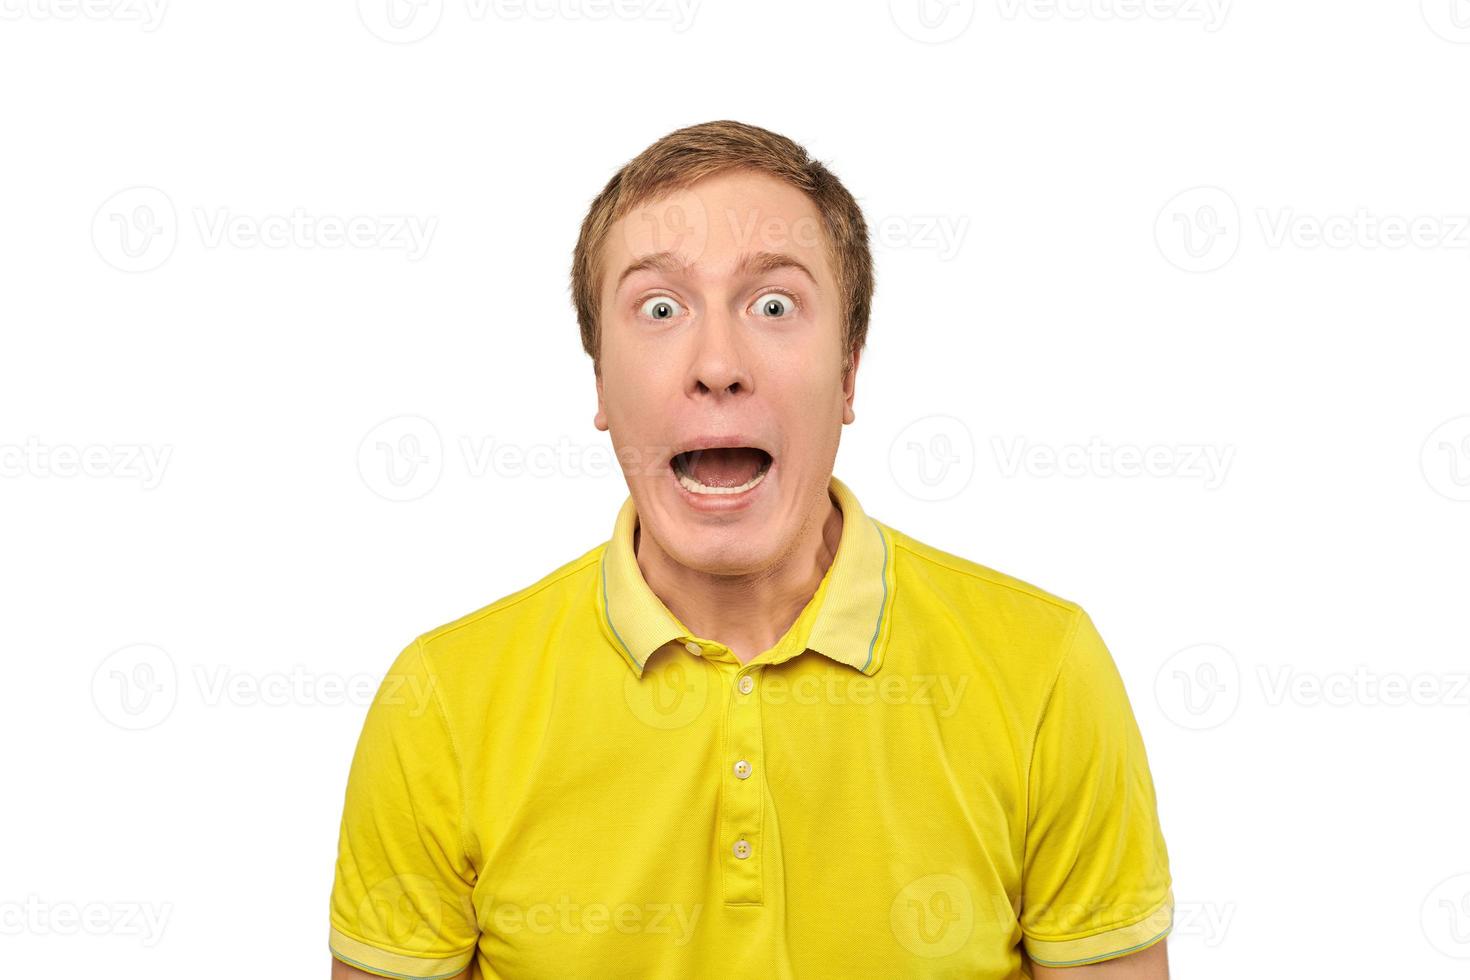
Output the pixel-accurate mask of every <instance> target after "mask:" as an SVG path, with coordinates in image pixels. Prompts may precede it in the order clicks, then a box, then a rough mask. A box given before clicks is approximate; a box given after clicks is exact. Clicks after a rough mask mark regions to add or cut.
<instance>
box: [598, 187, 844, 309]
mask: <svg viewBox="0 0 1470 980" xmlns="http://www.w3.org/2000/svg"><path fill="white" fill-rule="evenodd" d="M659 252H668V253H671V254H672V255H673V256H674V257H675V258H676V259H677V260H678V262H679V264H681V265H684V266H687V267H689V268H690V271H691V272H692V273H693V274H695V275H697V276H700V277H707V278H722V277H725V276H729V275H732V274H734V273H735V272H736V271H737V269H738V268H739V267H740V266H741V264H742V262H743V260H745V259H748V257H749V256H751V255H753V254H756V253H761V252H766V253H785V254H788V255H790V256H792V257H794V258H796V259H797V260H799V261H800V262H801V263H802V264H803V265H805V266H806V267H807V268H808V269H810V270H811V272H812V275H813V276H814V277H815V278H816V280H817V284H818V286H819V288H830V287H831V285H832V282H833V272H832V269H831V268H830V263H829V259H828V247H827V235H826V233H825V232H824V230H823V227H822V219H821V215H820V214H819V213H818V211H817V209H816V206H815V205H814V204H813V203H812V202H811V200H810V199H809V198H808V197H807V196H806V194H804V193H802V192H801V191H800V190H798V189H797V188H795V187H792V186H791V185H790V184H787V183H785V182H784V181H781V180H778V179H776V178H775V177H771V176H769V175H767V174H763V173H754V172H749V171H730V172H726V173H721V174H715V175H714V176H711V177H706V178H704V179H703V180H700V181H698V182H696V183H694V184H692V185H690V186H689V187H687V188H683V189H681V190H676V191H673V192H671V193H669V194H667V195H666V196H664V197H661V198H658V199H657V200H654V201H649V202H645V203H644V204H642V205H640V206H639V207H637V208H635V209H634V210H632V211H631V212H629V213H628V214H626V215H624V216H623V217H622V218H620V219H619V220H618V221H617V222H616V223H615V224H614V225H613V227H612V229H611V233H610V234H609V235H608V239H607V242H606V244H605V245H604V250H603V257H604V261H603V285H602V291H603V292H604V294H610V293H613V292H615V291H616V290H617V287H618V282H619V277H620V276H621V275H622V273H623V271H624V270H625V269H627V268H628V267H629V266H630V265H632V264H634V263H636V262H638V261H639V260H640V259H643V258H646V257H647V256H650V255H653V254H655V253H659Z"/></svg>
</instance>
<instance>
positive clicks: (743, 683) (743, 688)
mask: <svg viewBox="0 0 1470 980" xmlns="http://www.w3.org/2000/svg"><path fill="white" fill-rule="evenodd" d="M738 687H739V688H740V693H741V694H749V693H750V692H751V691H754V690H755V678H754V677H751V676H750V675H749V674H746V675H745V676H744V677H742V678H740V684H739V685H738Z"/></svg>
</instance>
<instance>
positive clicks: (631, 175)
mask: <svg viewBox="0 0 1470 980" xmlns="http://www.w3.org/2000/svg"><path fill="white" fill-rule="evenodd" d="M740 169H745V170H755V171H758V172H761V173H765V174H769V175H770V176H772V177H775V178H777V179H779V180H783V181H785V182H786V183H788V184H790V185H791V186H793V187H795V188H796V189H797V190H800V191H801V192H803V193H804V194H806V196H807V197H808V198H809V199H810V200H811V202H812V204H813V205H814V206H815V207H816V209H817V213H818V214H819V215H821V219H822V227H823V228H824V230H825V231H826V233H827V242H828V254H829V257H830V259H831V262H832V267H833V269H834V271H835V272H836V274H837V287H838V290H839V292H840V294H841V299H842V320H843V358H844V364H846V363H848V360H849V359H850V357H851V355H852V354H853V353H854V352H857V351H861V350H862V349H863V345H864V344H866V343H867V337H868V315H869V312H870V310H871V307H872V303H873V257H872V253H871V252H870V251H869V250H868V226H867V223H866V222H865V221H864V220H863V212H862V209H861V208H859V207H858V204H857V201H856V200H854V199H853V196H852V195H851V194H850V193H848V191H847V188H846V187H844V186H842V182H841V181H840V180H838V179H837V177H836V176H835V175H834V174H833V173H832V172H831V171H830V170H828V169H827V168H826V167H825V166H823V165H822V164H821V163H820V162H818V161H816V160H813V159H812V158H811V157H810V156H809V155H808V154H807V151H806V149H805V147H803V146H801V145H800V144H798V143H796V142H794V141H792V140H790V139H788V138H786V137H785V136H782V135H780V134H778V133H773V132H771V131H770V130H767V129H761V128H760V127H759V126H752V125H750V124H748V123H742V122H735V121H734V120H730V119H721V120H718V121H716V122H707V123H700V124H699V125H697V126H687V127H685V128H684V129H678V130H675V131H674V132H672V133H669V134H668V135H667V136H665V137H663V138H662V139H660V140H658V141H657V142H655V143H654V144H653V145H651V146H649V147H648V149H646V150H644V151H643V152H642V153H640V154H638V155H637V156H636V157H634V158H633V159H632V160H629V161H628V163H627V164H625V165H624V166H623V168H622V169H621V170H619V171H618V172H617V173H615V174H613V176H612V179H611V180H609V181H608V182H607V186H606V187H604V188H603V189H602V193H600V194H598V195H597V197H596V198H595V199H593V201H592V206H591V207H590V208H588V210H587V217H586V218H584V219H583V220H582V232H581V234H580V235H578V236H577V247H576V250H575V251H574V252H573V253H572V287H571V289H572V305H573V306H575V307H576V309H577V323H578V325H579V326H580V327H581V328H582V349H583V350H585V351H586V352H587V354H588V355H589V356H590V357H591V358H592V367H593V371H594V372H595V373H596V374H597V375H598V376H599V377H600V376H601V374H602V358H601V342H602V328H601V325H600V324H599V322H598V317H599V314H600V310H599V302H598V299H599V288H600V284H601V281H602V272H603V269H602V246H603V244H604V243H605V242H606V240H607V235H608V232H609V231H610V230H611V229H612V226H613V225H614V224H616V223H617V221H618V220H619V219H621V218H622V217H624V216H625V215H627V214H628V213H629V212H631V211H633V210H635V209H636V208H638V207H640V206H642V205H644V204H648V203H651V202H653V201H656V200H658V199H659V198H662V197H664V196H666V195H668V194H670V193H673V192H674V191H678V190H682V189H684V188H686V187H688V186H689V185H690V184H693V183H695V182H696V181H698V180H701V179H702V178H705V177H709V176H711V175H713V174H717V173H721V172H724V171H727V170H740Z"/></svg>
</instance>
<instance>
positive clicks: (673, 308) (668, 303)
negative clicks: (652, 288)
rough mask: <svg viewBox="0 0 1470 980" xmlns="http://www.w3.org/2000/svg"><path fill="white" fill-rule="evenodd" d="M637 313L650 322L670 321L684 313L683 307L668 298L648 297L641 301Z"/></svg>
mask: <svg viewBox="0 0 1470 980" xmlns="http://www.w3.org/2000/svg"><path fill="white" fill-rule="evenodd" d="M639 312H641V313H642V314H643V315H644V316H646V317H648V318H649V319H650V320H672V319H673V318H674V317H676V316H678V315H679V314H680V313H683V312H684V307H682V306H680V305H679V303H678V301H677V300H674V299H671V298H670V297H668V296H650V297H649V298H648V299H646V300H644V301H643V306H642V308H641V310H640V311H639Z"/></svg>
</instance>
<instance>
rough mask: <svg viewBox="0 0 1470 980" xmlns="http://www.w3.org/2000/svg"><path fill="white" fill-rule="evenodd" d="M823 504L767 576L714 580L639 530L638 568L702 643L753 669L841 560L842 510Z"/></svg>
mask: <svg viewBox="0 0 1470 980" xmlns="http://www.w3.org/2000/svg"><path fill="white" fill-rule="evenodd" d="M823 501H824V503H825V504H826V506H825V507H819V508H818V509H817V512H816V515H815V517H814V518H813V519H812V520H811V521H809V522H808V523H807V524H806V525H804V526H803V529H802V531H801V533H800V534H798V535H797V540H796V541H795V542H794V543H793V546H792V548H791V549H790V550H789V551H788V552H787V554H785V555H783V556H782V557H780V558H778V559H777V560H776V561H775V562H774V563H773V564H772V565H770V566H769V567H767V568H764V569H761V570H760V571H757V572H752V573H750V574H748V575H712V574H709V573H706V572H700V571H697V570H694V569H691V568H688V567H686V566H684V565H681V564H679V563H678V562H677V561H675V560H674V559H673V558H671V557H670V556H669V555H668V553H667V552H665V551H664V550H663V549H662V548H660V547H659V546H658V543H657V542H656V541H655V540H653V538H652V537H647V538H645V537H643V535H642V534H641V531H642V528H641V527H639V526H637V525H635V526H634V529H633V550H634V553H635V554H636V555H637V558H638V568H639V570H640V571H641V572H642V573H643V579H644V581H646V582H647V583H648V587H649V588H650V589H652V590H653V593H654V595H656V596H658V597H659V599H660V600H662V602H663V604H664V605H665V606H668V607H669V611H670V612H672V613H673V614H674V615H675V616H677V617H679V620H680V621H681V622H682V623H684V625H685V626H688V627H689V629H690V630H691V631H692V632H693V633H694V635H695V636H699V637H703V638H704V639H707V640H715V641H717V642H719V643H723V644H724V645H725V646H727V647H729V648H730V652H731V653H733V654H734V655H735V657H736V659H738V660H739V661H740V662H741V663H749V662H750V661H752V660H754V659H755V658H756V657H758V656H760V655H761V654H762V653H764V652H765V651H767V650H769V649H770V648H771V647H773V646H775V645H776V643H777V642H778V641H779V640H780V639H781V637H782V636H784V635H785V633H786V631H787V630H788V629H790V628H791V624H792V623H794V622H796V620H797V617H798V616H800V615H801V611H802V610H803V609H805V608H806V605H807V603H808V602H810V601H811V598H812V596H813V595H814V594H815V593H816V591H817V587H818V586H819V585H821V584H822V576H824V575H826V574H827V569H828V568H830V567H831V566H832V561H833V559H834V558H835V557H836V556H837V543H838V542H839V541H840V540H841V539H842V509H841V508H840V507H838V506H837V503H836V501H835V500H833V499H832V495H831V492H830V491H828V492H827V493H826V494H824V495H823Z"/></svg>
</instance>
